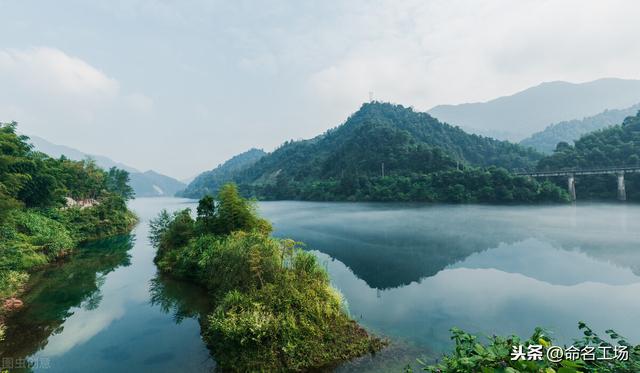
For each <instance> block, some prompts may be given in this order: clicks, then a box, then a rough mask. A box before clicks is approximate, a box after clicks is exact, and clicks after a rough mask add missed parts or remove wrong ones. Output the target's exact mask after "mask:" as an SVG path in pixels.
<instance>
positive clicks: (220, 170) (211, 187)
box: [176, 149, 267, 198]
mask: <svg viewBox="0 0 640 373" xmlns="http://www.w3.org/2000/svg"><path fill="white" fill-rule="evenodd" d="M265 154H267V153H265V152H264V151H263V150H262V149H250V150H248V151H246V152H244V153H241V154H238V155H236V156H234V157H233V158H231V159H229V160H228V161H226V162H225V163H223V164H221V165H218V167H216V168H214V169H213V170H210V171H207V172H203V173H201V174H200V175H198V176H196V178H195V179H193V181H192V182H190V183H189V185H188V186H187V187H186V189H185V190H183V191H179V192H178V193H176V196H178V197H186V198H200V197H202V196H204V195H206V194H212V195H213V194H216V193H217V192H218V189H220V187H222V186H223V185H224V184H225V183H228V182H229V181H233V180H234V177H235V176H236V175H237V173H238V172H239V171H241V170H243V169H245V168H246V167H249V166H251V165H253V164H254V163H256V162H257V161H258V160H259V159H260V158H262V157H263V156H264V155H265Z"/></svg>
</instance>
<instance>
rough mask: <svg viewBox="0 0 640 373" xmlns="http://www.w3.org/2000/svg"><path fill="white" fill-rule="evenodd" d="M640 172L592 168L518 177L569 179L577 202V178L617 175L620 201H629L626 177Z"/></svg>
mask: <svg viewBox="0 0 640 373" xmlns="http://www.w3.org/2000/svg"><path fill="white" fill-rule="evenodd" d="M636 172H640V167H606V168H590V169H568V170H557V171H537V172H516V173H515V174H516V175H520V176H529V177H559V176H560V177H562V176H565V177H566V178H567V188H568V189H569V195H570V196H571V200H572V201H575V200H576V176H583V175H617V176H618V199H619V200H620V201H626V200H627V191H626V189H625V185H624V175H625V174H629V173H636Z"/></svg>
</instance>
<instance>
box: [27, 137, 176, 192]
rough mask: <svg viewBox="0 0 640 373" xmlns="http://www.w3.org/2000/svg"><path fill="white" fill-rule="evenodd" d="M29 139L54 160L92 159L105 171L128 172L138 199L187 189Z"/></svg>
mask: <svg viewBox="0 0 640 373" xmlns="http://www.w3.org/2000/svg"><path fill="white" fill-rule="evenodd" d="M29 138H30V139H31V143H32V144H33V145H34V146H35V148H36V149H37V150H39V151H41V152H43V153H46V154H48V155H49V156H51V157H54V158H58V157H60V156H62V155H64V156H65V157H67V158H69V159H72V160H77V161H79V160H83V159H86V158H91V159H93V160H95V161H96V164H97V165H98V166H100V167H102V168H104V169H109V168H111V167H117V168H120V169H123V170H126V171H127V172H129V176H130V177H131V182H130V185H131V187H132V188H133V190H134V191H135V193H136V197H161V196H173V195H174V194H175V193H176V192H177V191H179V190H182V189H184V187H185V184H184V183H182V182H181V181H178V180H176V179H174V178H171V177H169V176H165V175H162V174H159V173H157V172H155V171H152V170H149V171H145V172H140V171H139V170H137V169H135V168H133V167H130V166H127V165H126V164H123V163H119V162H116V161H114V160H112V159H110V158H108V157H105V156H101V155H93V154H87V153H84V152H82V151H80V150H77V149H74V148H71V147H68V146H64V145H57V144H53V143H51V142H49V141H47V140H45V139H43V138H41V137H38V136H29Z"/></svg>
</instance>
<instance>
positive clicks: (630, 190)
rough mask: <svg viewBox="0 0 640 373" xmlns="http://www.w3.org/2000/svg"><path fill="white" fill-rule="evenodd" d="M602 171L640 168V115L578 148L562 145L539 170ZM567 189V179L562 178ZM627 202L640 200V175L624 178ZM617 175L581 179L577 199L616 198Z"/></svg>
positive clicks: (585, 139) (590, 137) (585, 140)
mask: <svg viewBox="0 0 640 373" xmlns="http://www.w3.org/2000/svg"><path fill="white" fill-rule="evenodd" d="M601 167H640V113H638V114H636V115H634V116H631V117H627V118H626V119H625V120H624V121H623V122H622V124H620V125H615V126H611V127H608V128H606V129H602V130H597V131H595V132H592V133H589V134H587V135H585V136H582V137H581V138H580V139H579V140H577V141H576V142H575V145H570V144H567V143H560V144H558V147H557V149H556V151H555V152H554V153H553V155H550V156H548V157H545V158H544V159H542V160H540V162H539V164H538V170H540V171H549V170H561V169H572V168H579V169H589V168H601ZM559 179H560V180H559V181H558V182H559V183H560V185H566V178H559ZM625 179H626V189H627V198H628V199H629V200H640V174H635V173H629V174H626V175H625ZM616 182H617V180H616V175H595V176H579V177H577V178H576V193H577V194H578V196H579V197H578V198H593V199H613V198H616V195H617V188H616V185H617V184H616Z"/></svg>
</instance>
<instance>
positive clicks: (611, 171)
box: [515, 167, 640, 177]
mask: <svg viewBox="0 0 640 373" xmlns="http://www.w3.org/2000/svg"><path fill="white" fill-rule="evenodd" d="M635 172H640V167H608V168H592V169H568V170H555V171H536V172H516V173H515V174H516V175H520V176H531V177H552V176H571V175H573V176H579V175H607V174H614V175H615V174H620V173H625V174H627V173H635Z"/></svg>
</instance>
